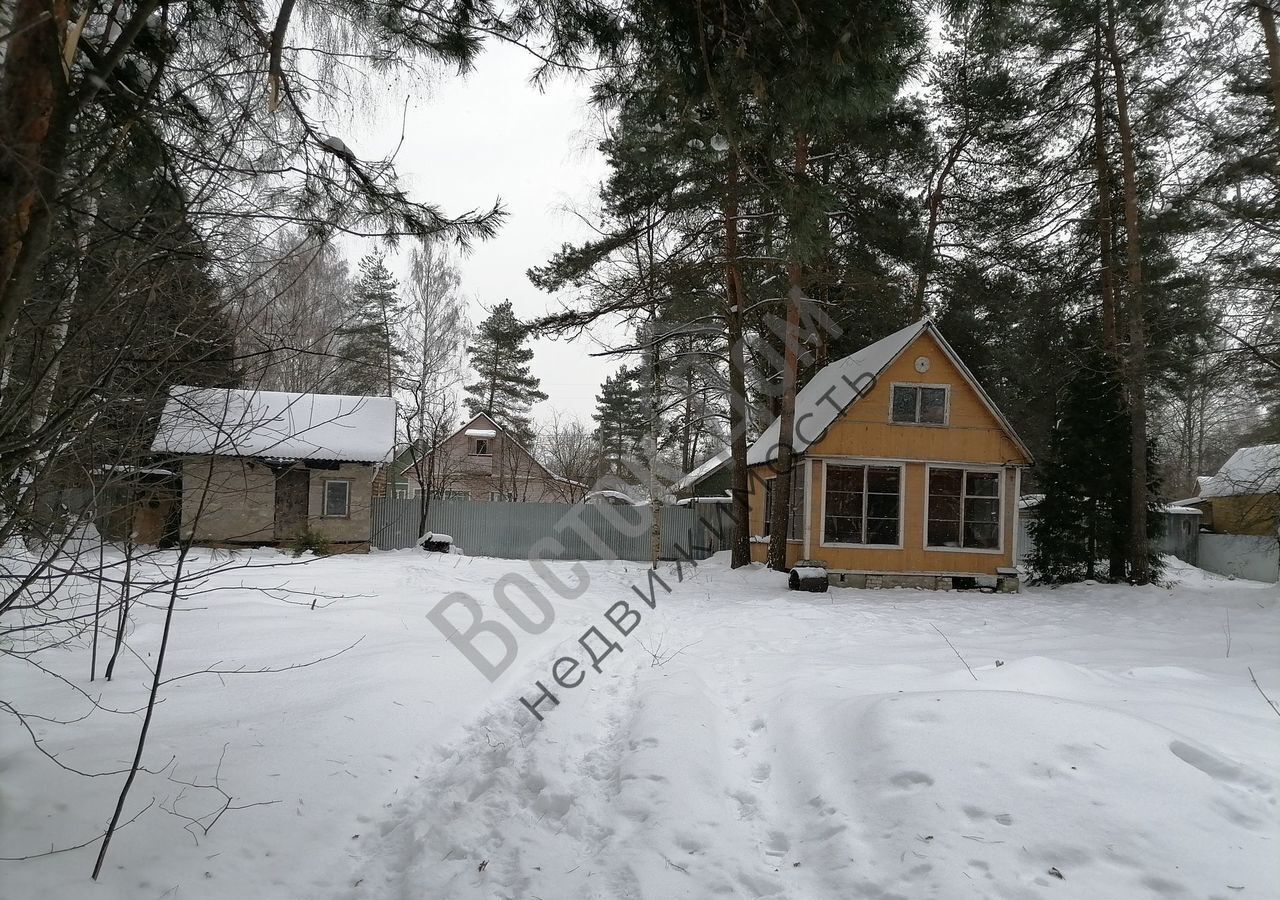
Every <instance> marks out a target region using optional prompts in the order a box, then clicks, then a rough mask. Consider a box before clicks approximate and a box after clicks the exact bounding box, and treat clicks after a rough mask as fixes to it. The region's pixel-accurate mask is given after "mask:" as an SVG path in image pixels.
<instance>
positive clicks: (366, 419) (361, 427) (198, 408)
mask: <svg viewBox="0 0 1280 900" xmlns="http://www.w3.org/2000/svg"><path fill="white" fill-rule="evenodd" d="M395 435H396V403H395V401H394V400H392V399H391V398H389V397H352V396H344V395H338V394H291V393H284V392H282V391H242V390H228V389H225V388H194V387H183V386H175V387H173V388H171V389H170V390H169V399H168V401H166V403H165V406H164V412H163V413H162V414H161V416H160V427H159V428H158V429H157V431H156V436H155V440H153V441H152V442H151V449H152V451H153V452H156V453H175V454H211V455H214V456H260V457H266V458H269V459H319V460H329V461H343V462H375V463H383V462H388V461H389V460H390V459H391V454H392V452H393V450H394V447H395Z"/></svg>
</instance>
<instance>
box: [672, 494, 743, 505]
mask: <svg viewBox="0 0 1280 900" xmlns="http://www.w3.org/2000/svg"><path fill="white" fill-rule="evenodd" d="M732 502H733V495H732V494H730V493H729V492H728V491H725V492H724V493H723V494H715V495H713V496H711V497H685V498H684V499H683V500H677V501H676V506H695V505H697V504H709V503H732Z"/></svg>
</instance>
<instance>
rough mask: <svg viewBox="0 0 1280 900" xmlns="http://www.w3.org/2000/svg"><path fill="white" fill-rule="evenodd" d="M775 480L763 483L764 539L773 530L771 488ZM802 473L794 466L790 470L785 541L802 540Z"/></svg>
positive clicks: (803, 504) (803, 505)
mask: <svg viewBox="0 0 1280 900" xmlns="http://www.w3.org/2000/svg"><path fill="white" fill-rule="evenodd" d="M777 481H778V479H777V478H770V479H769V480H768V481H766V482H765V483H764V531H763V534H764V535H765V537H768V536H769V533H770V532H771V531H772V530H773V486H774V485H775V484H776V483H777ZM804 511H805V503H804V471H803V470H802V469H801V468H800V467H799V466H796V467H795V468H793V469H792V470H791V509H790V511H789V513H788V515H787V540H789V541H799V540H803V539H804V515H805V513H804Z"/></svg>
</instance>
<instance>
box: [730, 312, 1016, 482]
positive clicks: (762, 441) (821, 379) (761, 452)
mask: <svg viewBox="0 0 1280 900" xmlns="http://www.w3.org/2000/svg"><path fill="white" fill-rule="evenodd" d="M925 333H928V334H930V335H931V336H932V337H933V338H934V340H936V341H937V343H938V346H939V347H941V348H942V352H943V353H945V354H946V356H947V358H948V359H949V360H950V361H951V363H952V365H954V366H955V367H956V369H957V370H958V371H959V372H960V374H961V375H962V376H963V377H964V378H965V380H966V381H968V382H969V386H970V387H972V388H973V390H974V392H975V393H976V394H977V395H978V397H979V398H980V399H981V400H982V402H983V404H984V405H985V406H986V407H987V409H988V411H990V413H991V414H992V415H993V416H994V417H995V419H996V421H997V422H999V423H1000V426H1001V427H1002V428H1003V429H1004V431H1005V433H1006V434H1007V435H1008V436H1009V439H1010V440H1012V441H1013V443H1014V444H1015V445H1016V446H1017V448H1018V449H1019V450H1021V451H1022V453H1023V454H1024V455H1025V456H1026V458H1027V459H1028V460H1030V459H1031V458H1032V457H1031V451H1030V450H1029V449H1027V445H1026V444H1024V443H1023V442H1022V439H1021V438H1019V437H1018V434H1017V432H1015V431H1014V430H1013V426H1012V425H1010V424H1009V420H1008V419H1006V418H1005V417H1004V413H1002V412H1000V410H999V408H997V407H996V405H995V402H994V401H993V400H992V399H991V397H990V396H989V395H988V394H987V392H986V391H985V390H983V389H982V385H980V384H979V383H978V380H977V379H976V378H974V377H973V373H972V372H970V371H969V368H968V367H967V366H966V365H965V364H964V362H962V361H961V359H960V357H959V356H957V355H956V352H955V351H954V350H953V349H951V345H950V344H948V343H947V339H946V338H944V337H943V336H942V332H940V331H939V330H938V327H937V326H936V325H934V324H933V321H932V320H930V319H921V320H920V321H919V322H915V323H913V324H911V325H908V326H907V327H906V328H901V329H899V330H898V331H895V332H894V333H893V334H891V335H889V336H888V337H883V338H881V339H880V340H878V341H876V342H875V343H873V344H868V345H867V346H866V347H863V348H862V349H861V350H858V351H857V352H856V353H850V354H849V355H848V356H846V357H844V358H842V359H838V360H836V361H835V362H833V363H831V364H829V365H827V366H825V367H823V368H821V369H819V370H818V371H817V372H815V373H814V375H813V377H812V378H811V379H810V380H809V383H808V384H806V385H805V386H804V387H803V388H801V389H800V391H799V392H798V393H797V394H796V414H795V423H794V429H793V433H792V449H793V450H794V451H795V452H797V453H803V452H804V451H805V450H807V449H809V447H810V446H811V445H813V444H815V443H817V442H818V441H820V440H821V439H822V438H823V437H824V436H825V435H826V433H827V429H829V428H830V427H831V425H832V424H833V423H834V422H835V421H836V419H838V418H839V417H840V416H841V415H843V414H844V413H845V411H846V410H848V408H849V407H850V406H852V405H853V404H854V403H855V402H856V401H857V400H858V399H860V398H861V397H864V396H866V395H867V394H868V393H869V392H870V391H871V389H872V388H873V387H875V384H876V382H877V381H878V380H879V378H880V375H881V373H882V372H884V370H885V369H887V368H888V367H889V366H890V364H892V363H893V361H894V360H896V359H897V358H898V357H899V356H901V355H902V352H903V351H904V350H906V349H907V347H909V346H911V344H912V343H914V342H915V341H916V339H917V338H919V337H920V336H921V335H923V334H925ZM781 433H782V423H781V422H780V420H778V419H774V420H773V422H772V423H771V424H770V425H769V427H768V428H766V429H765V430H764V433H763V434H761V435H760V437H759V438H757V439H756V441H755V443H753V444H752V445H751V446H750V447H749V448H748V449H747V465H749V466H758V465H761V464H763V463H767V462H772V461H773V460H775V459H777V458H778V438H779V436H780V435H781ZM806 435H807V436H808V437H810V438H812V440H806V439H805V436H806Z"/></svg>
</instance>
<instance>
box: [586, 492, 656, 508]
mask: <svg viewBox="0 0 1280 900" xmlns="http://www.w3.org/2000/svg"><path fill="white" fill-rule="evenodd" d="M592 500H604V501H606V502H613V503H620V504H622V505H623V506H643V505H645V504H647V503H648V502H649V501H648V500H638V499H636V498H634V497H632V496H631V495H629V494H624V493H623V492H622V491H592V492H591V493H589V494H587V495H586V496H585V497H583V498H582V502H583V503H590V502H591V501H592Z"/></svg>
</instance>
